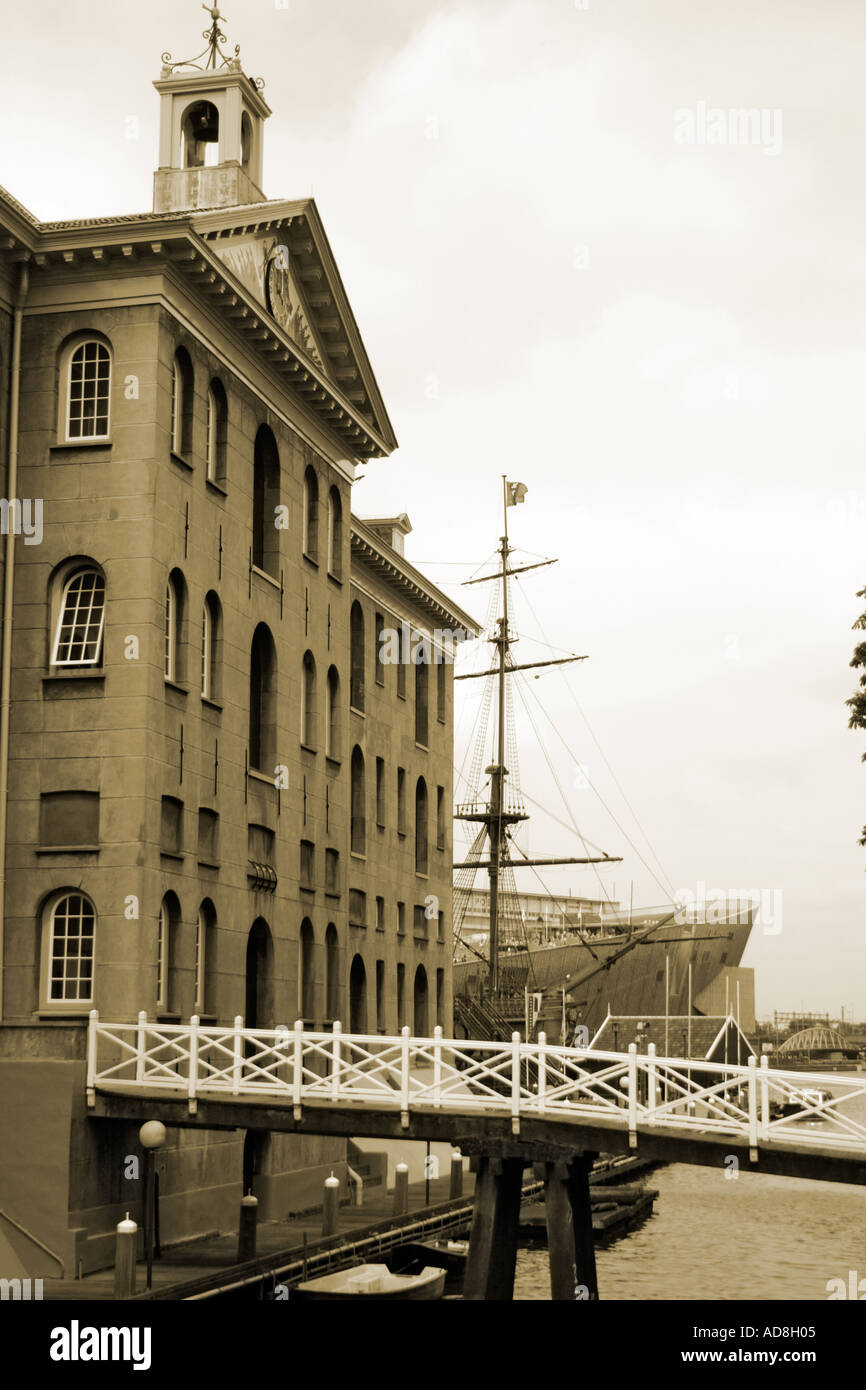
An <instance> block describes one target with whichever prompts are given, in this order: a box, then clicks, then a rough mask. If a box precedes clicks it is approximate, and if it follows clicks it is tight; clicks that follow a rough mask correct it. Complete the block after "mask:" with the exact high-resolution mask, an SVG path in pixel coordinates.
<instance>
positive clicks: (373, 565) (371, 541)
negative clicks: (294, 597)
mask: <svg viewBox="0 0 866 1390" xmlns="http://www.w3.org/2000/svg"><path fill="white" fill-rule="evenodd" d="M351 533H352V536H351V538H352V559H353V561H355V560H357V561H358V562H359V563H360V564H361V565H363V566H364V567H365V568H366V569H368V570H370V571H371V572H372V573H373V574H375V575H377V576H378V578H380V579H382V580H384V582H385V583H386V584H387V585H388V586H389V587H390V588H392V589H394V590H395V592H396V593H399V594H401V595H402V596H403V597H406V596H407V595H408V596H410V597H411V598H412V600H413V601H414V602H415V603H416V605H417V606H418V607H419V608H420V609H421V610H422V611H423V612H424V613H426V615H427V616H428V617H429V618H431V619H432V620H434V621H435V623H436V624H438V625H439V626H440V627H444V628H447V629H449V630H450V631H452V632H455V631H457V630H458V629H461V630H462V631H464V632H465V633H466V636H467V637H478V636H480V634H481V630H482V629H481V627H480V626H479V624H478V623H476V621H475V619H474V618H470V616H469V614H468V613H465V612H464V611H463V609H462V608H459V607H458V605H457V604H456V603H452V601H451V599H449V598H448V596H447V594H443V593H442V590H441V589H437V588H436V586H435V584H431V583H430V581H429V580H428V579H425V577H424V575H423V574H421V573H420V571H419V570H416V569H415V567H414V565H410V564H409V562H408V561H407V560H406V559H404V557H403V556H402V555H398V554H397V552H396V550H392V549H391V547H390V546H387V545H384V544H383V542H382V541H381V539H380V538H379V536H377V535H376V534H375V532H373V531H371V530H370V529H369V527H367V526H365V525H364V523H363V521H360V520H359V519H358V518H357V517H356V516H353V517H352V523H351Z"/></svg>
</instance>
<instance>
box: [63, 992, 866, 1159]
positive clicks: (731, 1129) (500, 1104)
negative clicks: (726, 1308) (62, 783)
mask: <svg viewBox="0 0 866 1390" xmlns="http://www.w3.org/2000/svg"><path fill="white" fill-rule="evenodd" d="M87 1099H88V1105H89V1107H90V1113H91V1114H93V1115H100V1116H102V1117H104V1118H108V1119H112V1118H113V1119H127V1120H128V1119H134V1120H144V1119H161V1120H162V1121H163V1123H165V1124H167V1125H173V1126H182V1127H194V1128H214V1129H236V1128H248V1129H263V1130H276V1131H284V1132H287V1133H296V1134H331V1135H346V1136H347V1137H354V1136H358V1137H369V1138H401V1137H402V1138H405V1139H421V1140H426V1139H431V1140H444V1141H450V1142H452V1143H457V1144H459V1145H460V1146H461V1147H462V1148H463V1149H464V1151H466V1152H469V1151H471V1148H472V1146H473V1144H474V1145H475V1146H476V1148H482V1147H483V1148H484V1149H485V1150H486V1151H487V1152H490V1151H491V1150H492V1149H495V1150H498V1151H499V1152H501V1153H502V1154H503V1155H506V1154H514V1156H519V1155H521V1154H526V1155H529V1154H530V1152H531V1154H532V1156H537V1157H542V1156H545V1155H548V1156H551V1157H559V1156H566V1155H568V1154H574V1153H577V1152H581V1151H583V1152H586V1151H589V1152H600V1151H603V1152H605V1153H623V1152H629V1151H633V1150H635V1149H636V1148H640V1151H641V1153H642V1154H645V1155H646V1156H648V1157H652V1158H654V1159H659V1160H662V1161H667V1162H682V1163H697V1164H708V1165H712V1166H719V1165H723V1164H724V1163H725V1162H726V1161H728V1160H729V1159H730V1157H731V1156H734V1157H736V1158H737V1161H738V1162H739V1164H740V1166H741V1167H742V1168H744V1169H746V1168H749V1167H752V1168H757V1169H760V1171H762V1172H767V1173H778V1174H785V1175H789V1176H794V1177H808V1178H821V1179H823V1180H826V1181H839V1182H856V1183H863V1182H866V1123H864V1119H863V1118H861V1117H866V1076H862V1075H858V1076H853V1077H849V1076H845V1077H840V1076H834V1075H832V1074H828V1075H822V1074H820V1073H814V1072H810V1073H805V1074H804V1073H798V1072H787V1071H776V1070H773V1071H770V1070H769V1068H768V1067H767V1065H766V1059H764V1061H763V1064H762V1065H761V1066H760V1067H759V1066H758V1065H757V1064H756V1061H755V1059H754V1058H750V1059H749V1063H748V1065H746V1066H742V1065H735V1064H733V1063H730V1064H726V1063H716V1062H708V1061H704V1060H699V1059H695V1058H691V1059H684V1058H676V1057H674V1058H666V1057H659V1056H657V1055H656V1054H655V1051H654V1049H653V1047H652V1045H651V1044H650V1047H649V1049H648V1051H647V1053H646V1054H638V1053H637V1050H636V1048H635V1046H634V1044H632V1046H631V1047H630V1048H629V1050H628V1052H627V1053H616V1052H603V1051H590V1050H589V1049H585V1048H563V1047H552V1046H549V1045H548V1044H547V1042H546V1040H545V1038H544V1035H543V1034H542V1035H541V1036H540V1037H539V1040H538V1042H533V1043H522V1042H521V1040H520V1037H519V1035H518V1034H515V1035H514V1037H513V1039H512V1041H511V1042H510V1043H500V1042H489V1041H474V1040H471V1041H467V1040H460V1039H445V1038H443V1036H442V1033H441V1030H439V1029H437V1030H436V1032H435V1033H434V1036H433V1037H432V1038H413V1037H411V1035H410V1033H409V1030H408V1029H404V1030H403V1033H402V1034H401V1035H400V1036H399V1037H394V1038H389V1037H382V1036H377V1035H374V1036H370V1035H366V1034H363V1035H362V1034H353V1035H351V1034H344V1033H343V1032H342V1030H341V1029H340V1026H339V1025H338V1024H336V1025H335V1026H334V1029H333V1031H332V1032H327V1033H318V1032H308V1031H306V1030H305V1029H304V1027H303V1025H302V1024H301V1023H298V1024H296V1025H295V1027H294V1028H293V1029H289V1028H276V1029H245V1028H244V1027H243V1025H242V1021H241V1020H240V1019H236V1020H235V1023H234V1025H233V1026H231V1027H225V1026H223V1027H206V1028H203V1027H201V1026H200V1025H199V1022H198V1020H197V1019H192V1020H191V1021H190V1023H188V1024H159V1023H153V1022H149V1021H148V1020H147V1018H146V1017H145V1016H144V1015H140V1016H139V1020H138V1022H137V1023H122V1024H107V1023H101V1022H100V1021H99V1018H98V1015H97V1014H95V1013H94V1014H93V1015H91V1020H90V1029H89V1038H88V1066H87Z"/></svg>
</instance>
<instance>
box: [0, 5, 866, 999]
mask: <svg viewBox="0 0 866 1390" xmlns="http://www.w3.org/2000/svg"><path fill="white" fill-rule="evenodd" d="M206 22H207V16H206V15H205V14H204V11H203V10H202V9H200V8H199V6H198V4H197V3H196V0H151V3H149V4H148V5H146V6H144V5H139V4H132V3H127V0H86V3H85V2H84V0H62V3H61V0H43V3H41V4H40V5H39V6H16V7H13V6H11V5H7V6H6V7H5V13H4V48H5V55H6V63H5V64H4V81H3V84H2V87H0V128H2V130H3V140H2V161H0V183H2V184H3V185H4V186H5V187H6V188H8V189H9V191H10V192H11V193H13V194H14V195H15V196H16V197H17V198H18V199H19V200H20V201H22V202H23V203H24V204H25V205H26V206H27V207H28V208H30V209H31V211H33V212H34V213H35V214H36V215H37V216H39V217H41V218H43V219H51V218H60V217H88V216H94V215H97V214H101V213H128V212H138V211H146V210H148V209H149V208H150V206H151V178H152V171H153V169H154V167H155V163H156V149H157V117H158V101H157V97H156V93H155V92H154V91H153V88H152V87H151V85H150V84H151V82H152V80H153V79H154V78H156V77H158V75H159V67H160V53H161V52H162V50H163V49H168V50H170V51H171V53H172V54H173V56H174V57H175V58H177V59H179V58H183V57H187V56H192V55H193V54H195V53H196V52H197V51H199V49H200V48H201V47H203V46H204V40H203V39H199V35H200V33H201V31H202V30H203V29H204V27H205V25H206ZM224 28H225V31H226V33H227V35H228V38H229V41H230V44H231V45H234V44H235V43H239V44H240V45H241V56H242V60H243V62H244V66H245V70H246V71H247V72H248V73H250V74H252V75H261V76H262V77H264V78H265V81H266V90H265V95H266V97H267V100H268V102H269V104H270V106H271V107H272V109H273V113H274V114H273V116H272V117H271V119H270V121H269V122H268V124H267V127H266V142H265V191H266V193H267V194H268V196H269V197H291V198H295V197H301V196H304V195H308V194H310V193H311V192H312V193H314V194H315V197H316V200H317V203H318V206H319V210H320V212H321V214H322V216H323V219H324V222H325V226H326V228H327V230H328V234H329V237H330V239H331V244H332V246H333V249H334V252H335V255H336V257H337V260H338V263H339V265H340V268H341V271H342V274H343V277H344V281H345V284H346V288H347V290H348V294H349V297H350V300H351V302H352V305H353V307H354V310H355V313H356V316H357V318H358V321H359V324H360V327H361V331H362V333H363V335H364V339H365V342H366V345H367V349H368V351H369V354H370V357H371V360H372V363H373V367H374V370H375V372H376V374H377V377H378V380H379V384H380V386H381V388H382V391H383V394H384V397H385V400H386V403H387V406H388V409H389V412H390V414H391V418H392V420H393V423H394V426H395V429H396V432H397V436H398V439H399V440H400V445H401V447H400V449H399V450H398V452H397V453H396V454H395V455H394V457H393V458H392V459H391V460H388V461H385V462H381V461H380V462H373V463H372V464H371V465H370V466H369V467H368V468H367V469H366V470H365V471H366V476H365V478H364V481H363V482H361V483H359V484H358V486H357V488H356V493H355V498H354V509H355V511H356V512H357V513H358V514H359V515H361V516H364V515H367V516H372V515H382V514H391V513H395V512H399V511H406V512H407V513H408V514H409V516H410V518H411V520H412V523H413V526H414V531H413V533H412V535H411V536H410V537H409V538H408V542H407V554H408V556H409V558H410V559H411V560H413V561H415V562H417V563H418V565H419V567H420V568H421V569H423V570H425V571H426V572H427V573H429V574H430V576H431V578H433V579H435V580H436V581H437V582H439V583H441V584H442V585H443V587H445V588H446V590H447V591H448V592H449V593H450V594H451V595H452V596H453V597H454V598H456V599H457V601H458V602H460V603H461V604H462V605H463V606H464V607H466V608H467V609H468V611H470V612H471V613H474V614H475V615H476V616H478V617H479V618H483V617H484V614H485V611H486V595H485V592H484V589H485V587H486V586H478V587H476V588H471V589H463V588H461V587H460V581H461V580H462V579H464V578H466V577H468V575H469V574H470V573H472V572H474V571H475V570H476V569H477V568H478V567H479V565H481V563H482V562H483V561H484V559H485V557H487V556H488V555H489V554H490V552H491V551H492V550H493V549H494V547H495V545H496V543H497V538H498V536H499V535H500V533H501V511H500V499H501V483H500V477H501V475H502V474H503V473H504V474H507V475H508V477H510V478H512V479H517V480H520V481H523V482H525V483H526V484H527V485H528V488H529V492H528V495H527V498H526V503H525V505H524V506H522V507H517V508H513V509H511V510H510V511H509V525H510V527H511V535H512V542H513V544H515V545H516V546H518V547H520V548H521V550H523V551H526V552H530V555H531V556H533V557H535V556H558V557H559V563H558V564H557V565H556V566H553V567H551V568H549V569H542V570H538V571H536V572H534V573H533V574H530V575H526V576H525V577H524V578H522V580H521V587H520V590H519V591H518V613H517V623H518V626H519V628H520V630H521V631H522V632H524V633H525V634H526V637H527V638H528V637H530V636H531V635H534V636H535V637H543V640H544V641H546V642H548V643H550V644H552V645H553V646H555V647H556V648H562V649H564V650H566V651H572V652H579V653H589V654H590V659H589V660H588V661H586V662H583V663H581V664H580V665H579V666H575V667H572V668H569V669H570V671H571V674H570V676H569V677H568V681H569V684H570V688H571V692H573V693H574V695H575V696H576V697H577V700H579V702H580V708H581V710H582V711H583V714H584V715H585V716H586V719H587V720H588V721H589V725H591V727H592V729H593V731H594V733H595V735H596V737H597V739H598V743H599V744H600V746H601V748H602V749H603V750H604V755H605V756H606V758H607V760H608V762H609V763H610V766H611V768H612V769H613V771H614V773H615V774H616V778H617V780H618V783H619V786H620V787H621V788H622V791H624V793H625V795H626V796H627V798H628V804H626V803H625V802H624V801H623V797H622V794H621V792H620V790H619V789H618V787H617V785H616V783H614V782H613V781H612V779H611V774H610V771H609V769H608V767H607V765H606V763H605V761H604V759H603V757H602V754H601V753H600V752H599V748H598V746H597V745H596V744H595V743H594V742H593V740H592V737H591V736H590V733H589V730H588V727H587V724H586V723H585V722H583V719H582V716H581V714H580V713H579V712H578V709H577V706H576V704H575V701H574V699H573V697H572V693H570V691H569V689H568V688H567V687H566V685H565V683H564V678H563V677H562V676H561V675H560V674H558V673H556V672H555V671H554V672H551V673H549V674H542V675H541V676H540V677H539V679H538V680H537V681H534V680H533V681H532V682H531V685H530V686H529V690H530V693H529V695H528V696H527V699H528V700H529V703H530V707H531V708H533V710H534V718H535V719H536V722H539V723H541V724H542V725H544V726H545V727H546V729H547V733H548V739H547V742H548V745H549V752H550V756H551V761H552V763H553V766H554V769H555V771H556V774H557V776H558V778H559V780H560V782H561V784H562V787H563V789H564V791H565V792H566V793H567V794H568V800H569V802H570V804H571V807H572V810H573V813H574V815H575V816H576V817H577V820H578V823H579V826H580V829H581V831H582V833H583V834H584V835H585V836H586V837H587V839H588V840H591V841H592V842H593V843H595V844H599V845H601V846H603V848H605V849H606V850H607V851H608V852H609V853H611V854H621V855H623V860H624V862H623V863H622V864H620V865H617V866H616V867H615V869H614V868H611V869H608V870H605V872H604V876H603V880H604V884H605V887H606V891H608V892H609V893H613V891H614V885H615V891H616V895H617V896H618V897H619V898H620V899H625V900H627V898H628V894H629V883H630V882H631V881H633V883H634V901H635V904H647V905H649V904H658V903H661V902H664V901H665V899H666V896H667V895H668V894H669V891H670V890H669V887H668V886H667V885H668V884H670V885H672V886H673V887H674V888H675V889H677V890H681V891H683V892H687V893H691V894H693V895H696V896H700V892H701V888H700V885H701V884H704V885H706V886H707V888H718V889H725V890H731V891H737V890H740V891H746V890H750V889H751V890H759V891H763V893H764V894H765V899H766V900H768V901H769V900H771V899H772V901H773V902H774V903H776V904H777V905H779V906H780V910H779V907H777V910H776V912H775V914H774V921H773V922H772V923H769V924H768V927H769V929H768V930H767V931H762V930H761V929H760V928H759V929H757V930H756V931H755V932H754V933H753V937H752V941H751V943H750V946H749V948H748V951H747V954H746V957H745V960H744V963H745V964H748V965H753V966H755V968H756V971H757V995H758V1012H759V1013H762V1014H767V1013H771V1012H772V1010H773V1009H787V1010H791V1009H798V1008H800V1007H803V1008H807V1009H811V1010H815V1011H822V1012H824V1011H828V1012H830V1013H832V1014H834V1015H838V1012H839V1009H840V1007H841V1006H844V1007H845V1012H846V1015H849V1014H856V1015H857V1016H859V1017H861V1018H862V1017H864V1016H866V949H864V929H866V914H864V883H866V879H864V869H866V850H861V849H860V848H858V845H857V839H858V836H859V833H860V827H861V826H862V825H863V824H864V822H866V766H862V765H861V763H860V754H861V752H862V751H863V748H864V746H866V739H864V737H863V736H862V735H861V734H857V733H852V732H850V731H848V729H847V710H846V709H845V705H844V701H845V699H846V697H847V696H848V695H849V694H850V693H851V691H852V690H853V688H854V679H853V676H854V673H853V672H851V671H850V670H849V669H848V662H849V660H850V656H851V650H852V647H853V645H854V640H855V639H854V634H853V633H852V632H851V624H852V622H853V621H854V618H855V617H856V616H857V613H858V612H859V611H860V610H861V608H862V607H863V604H862V603H858V600H857V599H856V597H855V594H856V591H857V590H858V589H860V588H862V587H863V586H864V585H866V555H864V545H863V537H864V530H866V491H864V488H863V451H864V425H863V404H862V402H863V399H864V390H863V378H864V374H866V351H864V281H866V250H864V243H863V234H862V229H863V226H864V223H866V216H864V214H866V208H864V177H863V159H862V134H863V130H864V104H863V96H862V73H861V71H860V69H861V67H862V64H861V63H860V61H859V57H858V55H860V54H862V52H863V50H864V44H866V9H864V7H863V5H862V3H860V0H823V3H822V4H821V5H820V6H816V5H815V4H814V3H809V4H806V3H804V0H763V3H762V4H760V5H757V4H755V3H754V0H729V3H726V4H724V5H718V6H712V7H709V6H706V5H696V4H695V3H694V0H588V4H587V5H586V7H584V5H583V4H582V3H578V4H575V3H574V0H516V2H515V3H511V2H510V0H474V2H473V3H459V0H454V2H453V3H450V2H449V0H440V3H432V0H288V3H287V4H286V5H283V4H282V3H281V0H277V2H276V3H275V0H226V18H225V20H224ZM736 108H756V109H758V110H759V111H763V112H765V125H764V131H765V135H767V136H769V133H770V131H771V130H772V132H773V139H772V140H770V139H769V138H763V139H762V140H759V142H758V143H743V140H742V134H743V132H742V131H741V130H740V128H739V127H738V126H737V124H736V122H728V124H727V126H725V123H724V121H723V120H722V116H725V117H726V116H727V113H728V112H729V111H730V110H732V109H736ZM713 111H715V112H716V113H717V114H716V116H715V117H713V116H712V115H711V114H710V116H709V123H710V124H709V126H708V124H707V121H708V113H712V112H713ZM683 113H685V115H684V114H683ZM719 113H721V114H719ZM771 122H772V125H771ZM710 127H712V129H711V131H710V133H711V134H712V133H715V135H716V136H718V134H719V131H720V130H721V132H722V137H723V138H724V143H720V142H718V141H716V142H714V143H710V140H709V138H708V136H707V131H708V130H709V129H710ZM690 128H691V129H692V130H693V132H695V134H694V139H695V141H696V142H697V141H698V139H699V135H703V136H704V140H703V142H702V143H683V142H682V137H683V132H684V131H686V132H688V130H689V129H690ZM725 130H727V135H725ZM677 133H678V134H679V135H680V137H681V138H680V139H679V140H678V139H677V138H676V134H677ZM525 562H528V559H526V561H525ZM523 594H525V595H526V596H527V598H528V599H529V601H530V602H531V604H532V607H533V608H534V610H535V613H536V614H537V615H538V620H536V618H535V617H533V615H532V612H531V611H530V609H529V608H528V607H523V606H521V603H520V595H523ZM539 622H540V626H539ZM555 654H557V653H551V652H550V650H549V648H547V647H542V646H540V645H539V644H538V643H537V642H530V641H525V642H524V643H523V644H522V645H521V646H520V647H518V648H517V652H516V659H518V660H533V659H543V658H544V656H545V655H555ZM467 659H469V660H471V659H472V658H467ZM478 659H479V660H480V659H482V658H478ZM473 686H476V683H475V682H466V683H464V684H463V685H462V686H461V687H460V688H459V689H460V706H461V709H460V710H459V712H458V738H459V747H458V754H459V758H458V761H460V760H462V751H463V749H462V745H463V743H464V742H465V740H466V738H467V737H468V734H469V731H470V728H471V724H472V720H473V717H474V709H475V706H476V704H477V695H478V689H477V686H476V688H475V689H474V690H471V689H470V688H471V687H473ZM536 697H537V699H538V700H539V701H541V702H542V704H543V705H544V707H545V709H546V710H547V711H548V713H549V715H550V717H551V719H552V720H553V721H554V723H555V724H556V726H557V727H558V728H559V730H560V731H561V734H562V736H563V738H564V740H565V742H564V743H563V742H560V741H559V740H558V736H557V735H556V734H554V733H553V732H552V728H551V725H550V724H546V716H543V715H541V714H540V713H539V711H538V707H537V706H535V705H534V701H535V699H536ZM518 703H519V702H518ZM523 722H524V723H525V722H526V721H525V720H524V721H523ZM522 732H524V733H526V734H528V735H530V737H528V738H527V739H526V740H525V741H524V740H521V766H522V773H523V780H524V784H525V787H526V790H527V792H528V793H529V794H530V795H531V797H532V798H533V799H534V801H538V802H540V803H542V804H543V805H545V806H549V807H550V808H551V810H552V811H553V812H554V813H555V815H556V816H557V817H558V819H559V822H562V821H564V822H567V821H568V814H567V812H566V810H565V807H564V805H563V803H562V801H561V800H559V798H558V793H557V790H556V787H555V785H554V783H553V779H552V777H551V774H550V773H549V771H548V769H547V766H546V763H545V760H544V758H543V756H542V754H541V753H540V752H538V751H537V749H536V748H535V747H534V746H533V742H532V738H531V730H529V729H528V728H525V729H523V731H522ZM566 744H567V745H568V748H570V749H571V750H572V752H571V753H569V752H567V751H566ZM572 755H573V757H574V758H575V759H577V761H578V762H579V763H580V765H581V767H580V768H578V767H577V766H576V764H575V762H573V761H572V760H571V759H572ZM581 769H582V770H581ZM587 782H589V783H591V784H593V785H595V786H597V787H598V789H599V791H600V792H601V795H602V798H603V801H604V803H606V805H607V806H608V807H609V808H610V810H611V811H612V812H613V814H614V816H615V817H616V822H618V824H617V823H614V822H613V821H612V820H611V818H610V816H609V815H608V812H607V811H606V810H605V807H604V805H602V804H601V802H600V800H599V799H598V798H597V797H596V796H595V795H594V793H593V791H592V790H591V789H590V787H588V786H587V785H585V784H586V783H587ZM455 787H456V790H457V792H458V794H459V793H460V791H461V790H462V788H461V786H460V783H459V781H457V782H456V783H455ZM630 808H633V812H634V813H635V814H632V811H631V810H630ZM529 809H530V810H534V805H530V806H529ZM635 815H636V817H637V818H638V820H637V821H636V819H635ZM638 821H639V825H640V826H641V827H643V831H645V832H646V835H648V837H649V841H650V843H651V845H652V847H653V850H654V851H655V853H656V854H657V855H658V859H659V860H660V862H661V865H662V866H663V870H664V875H666V877H664V876H663V875H662V874H661V873H660V874H659V877H660V878H661V879H662V885H663V886H659V884H658V883H657V882H656V881H654V879H653V878H652V877H651V875H650V873H649V872H648V870H647V868H646V867H645V865H644V863H643V862H642V861H641V858H639V857H638V856H637V854H636V853H635V850H634V849H633V848H632V845H631V844H630V843H629V838H630V839H631V840H632V841H633V842H634V844H635V845H636V846H637V848H638V849H639V850H640V852H641V855H642V856H643V859H644V860H646V861H647V862H648V863H649V864H651V865H653V866H654V865H655V861H654V860H653V858H652V856H651V853H650V851H649V850H648V848H647V843H646V840H645V839H644V838H643V836H642V833H641V830H640V829H639V828H638ZM523 843H524V844H525V845H526V844H528V846H529V848H530V849H531V851H532V852H534V853H536V854H541V853H542V852H545V853H550V854H569V853H572V854H573V853H579V852H580V849H579V845H578V844H577V843H576V842H575V837H574V835H573V834H571V833H570V832H569V831H567V830H566V829H565V828H564V826H563V825H562V824H559V823H558V821H554V820H549V821H548V820H545V819H544V818H543V817H539V818H538V820H537V821H536V822H535V823H534V824H533V825H532V826H531V828H530V831H529V836H528V840H527V839H526V838H524V841H523ZM521 882H525V886H526V887H527V888H534V887H535V886H536V885H535V883H534V881H533V880H532V879H531V878H527V879H521ZM547 882H548V883H549V885H550V886H551V887H552V888H554V889H555V890H556V891H567V890H568V888H569V887H571V888H572V890H573V891H575V892H583V893H588V894H591V895H597V894H598V892H599V888H598V879H597V878H596V876H595V874H594V873H593V872H592V871H591V870H588V869H580V870H575V871H572V872H570V873H568V874H562V873H560V874H559V875H558V876H552V877H550V878H548V880H547ZM777 894H780V895H781V896H780V897H778V896H776V895H777Z"/></svg>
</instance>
